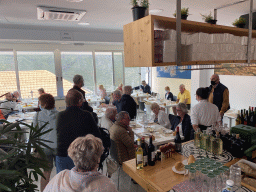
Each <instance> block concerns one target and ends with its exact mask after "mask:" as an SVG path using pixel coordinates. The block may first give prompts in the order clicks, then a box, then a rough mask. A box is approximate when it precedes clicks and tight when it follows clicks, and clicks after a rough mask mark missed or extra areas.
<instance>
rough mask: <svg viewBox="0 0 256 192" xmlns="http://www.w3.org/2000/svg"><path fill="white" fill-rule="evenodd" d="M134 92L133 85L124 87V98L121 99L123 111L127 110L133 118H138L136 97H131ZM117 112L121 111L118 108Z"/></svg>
mask: <svg viewBox="0 0 256 192" xmlns="http://www.w3.org/2000/svg"><path fill="white" fill-rule="evenodd" d="M131 93H132V87H131V86H125V87H124V94H123V95H122V98H121V100H120V103H121V111H127V112H128V113H129V116H130V118H131V119H135V118H136V113H137V104H136V102H135V101H134V99H133V98H132V97H131ZM117 112H118V113H119V112H120V111H118V108H117Z"/></svg>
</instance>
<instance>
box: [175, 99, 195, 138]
mask: <svg viewBox="0 0 256 192" xmlns="http://www.w3.org/2000/svg"><path fill="white" fill-rule="evenodd" d="M176 109H177V115H178V116H176V117H175V118H174V119H173V120H172V127H171V129H172V130H173V131H175V130H176V128H177V127H179V133H180V136H181V139H182V142H186V141H189V140H192V139H194V129H193V127H192V124H191V119H190V116H189V115H188V114H187V113H188V109H187V105H186V104H185V103H179V104H178V105H177V107H176Z"/></svg>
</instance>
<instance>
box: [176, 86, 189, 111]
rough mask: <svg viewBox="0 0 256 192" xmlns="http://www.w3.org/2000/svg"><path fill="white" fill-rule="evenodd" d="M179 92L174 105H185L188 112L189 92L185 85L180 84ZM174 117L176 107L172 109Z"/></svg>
mask: <svg viewBox="0 0 256 192" xmlns="http://www.w3.org/2000/svg"><path fill="white" fill-rule="evenodd" d="M179 89H180V92H179V94H178V97H177V101H176V103H185V104H186V105H187V108H188V110H190V104H191V96H190V92H189V91H188V90H186V89H185V85H183V84H181V85H180V86H179ZM172 110H173V113H174V115H177V111H176V107H173V108H172Z"/></svg>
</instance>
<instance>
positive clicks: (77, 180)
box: [44, 134, 117, 192]
mask: <svg viewBox="0 0 256 192" xmlns="http://www.w3.org/2000/svg"><path fill="white" fill-rule="evenodd" d="M103 151H104V148H103V145H102V141H101V140H100V139H99V138H97V137H94V136H93V135H91V134H88V135H86V136H85V137H78V138H76V139H75V140H74V141H73V142H72V143H71V144H70V146H69V148H68V156H69V157H70V158H71V159H72V160H73V162H74V164H75V167H74V168H72V169H71V170H67V169H66V170H63V171H61V172H60V173H58V174H57V175H55V176H54V177H53V178H52V180H51V181H50V182H49V184H48V185H47V186H46V188H45V190H44V192H54V191H58V192H66V191H69V192H75V191H81V192H82V191H84V192H85V191H104V192H117V190H116V187H115V185H114V183H113V182H112V181H111V180H110V179H109V178H107V177H106V176H104V175H102V174H101V173H100V172H98V171H97V168H98V164H99V162H100V157H101V155H102V153H103Z"/></svg>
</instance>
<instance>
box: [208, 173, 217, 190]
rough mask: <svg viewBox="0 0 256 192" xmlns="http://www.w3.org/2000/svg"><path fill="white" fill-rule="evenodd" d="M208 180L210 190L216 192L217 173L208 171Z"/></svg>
mask: <svg viewBox="0 0 256 192" xmlns="http://www.w3.org/2000/svg"><path fill="white" fill-rule="evenodd" d="M207 182H208V183H209V190H208V191H209V192H216V178H215V174H213V173H208V175H207Z"/></svg>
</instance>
